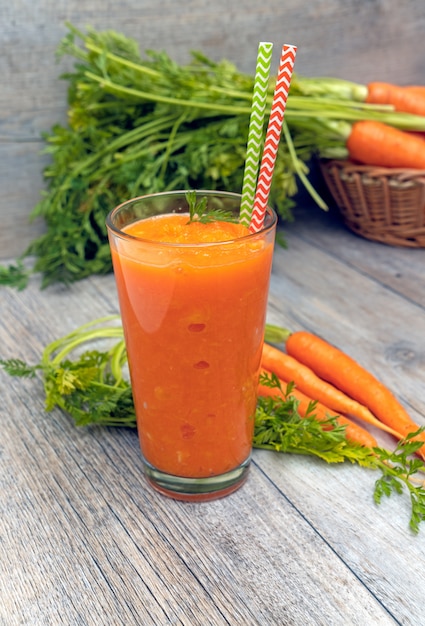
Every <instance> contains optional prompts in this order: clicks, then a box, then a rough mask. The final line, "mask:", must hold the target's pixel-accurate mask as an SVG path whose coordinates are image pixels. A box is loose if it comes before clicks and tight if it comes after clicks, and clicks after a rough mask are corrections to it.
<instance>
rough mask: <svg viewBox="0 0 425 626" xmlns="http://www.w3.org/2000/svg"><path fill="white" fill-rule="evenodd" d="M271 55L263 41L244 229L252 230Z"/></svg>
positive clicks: (253, 111)
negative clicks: (251, 222) (245, 227)
mask: <svg viewBox="0 0 425 626" xmlns="http://www.w3.org/2000/svg"><path fill="white" fill-rule="evenodd" d="M272 51H273V44H272V43H268V42H265V41H261V42H260V43H259V44H258V54H257V67H256V70H255V79H254V90H253V94H252V107H251V117H250V120H249V128H248V143H247V149H246V160H245V170H244V177H243V183H242V199H241V208H240V216H239V219H240V221H241V223H242V224H244V225H245V226H249V224H250V220H251V213H252V209H253V206H254V199H255V189H256V186H257V176H258V169H259V165H260V154H261V145H262V140H263V126H264V112H265V108H266V98H267V88H268V84H269V75H270V64H271V60H272Z"/></svg>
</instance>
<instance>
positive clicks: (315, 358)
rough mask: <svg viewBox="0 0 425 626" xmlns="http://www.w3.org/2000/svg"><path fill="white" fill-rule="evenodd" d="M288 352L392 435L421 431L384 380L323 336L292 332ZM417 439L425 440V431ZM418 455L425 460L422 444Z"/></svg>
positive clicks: (287, 344)
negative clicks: (373, 417)
mask: <svg viewBox="0 0 425 626" xmlns="http://www.w3.org/2000/svg"><path fill="white" fill-rule="evenodd" d="M286 351H287V353H288V354H289V355H291V356H292V357H293V358H294V359H297V360H298V361H300V362H301V363H303V364H304V365H305V366H306V367H308V368H311V370H313V371H314V372H315V373H316V374H317V376H320V378H322V379H323V380H325V381H328V382H329V383H331V384H332V385H335V387H337V388H338V389H340V390H341V391H343V392H344V393H346V394H347V395H349V396H350V397H351V398H353V399H354V400H356V401H357V402H359V403H361V404H362V405H364V406H365V407H367V408H368V409H369V410H370V411H371V412H372V413H373V415H375V416H376V417H377V418H378V419H379V420H380V421H381V422H382V423H383V424H386V425H387V426H388V427H390V428H391V429H392V431H393V434H394V433H399V438H400V439H402V438H404V437H406V436H407V435H409V434H410V433H412V432H416V431H417V430H418V428H419V426H418V425H417V424H416V423H415V422H414V421H413V420H412V418H411V417H410V415H409V414H408V413H407V411H406V410H405V408H404V407H403V406H402V405H401V404H400V402H399V401H398V400H397V398H396V397H395V396H394V395H393V393H392V392H391V391H390V390H389V389H388V388H387V387H386V386H385V385H384V384H383V383H382V382H380V381H379V380H378V379H377V378H375V376H373V374H371V373H370V372H368V371H367V370H366V369H364V368H363V367H362V366H361V365H359V364H358V363H357V362H356V361H355V360H354V359H352V358H351V357H350V356H348V355H347V354H345V353H344V352H342V351H341V350H339V349H338V348H336V347H334V346H332V345H330V344H329V343H327V342H326V341H324V340H323V339H321V338H320V337H317V336H316V335H314V334H312V333H308V332H305V331H299V332H295V333H292V334H291V335H289V337H288V338H287V340H286ZM415 439H417V440H418V441H423V442H425V432H423V433H421V434H419V435H418V436H417V437H416V438H415ZM418 454H420V456H422V457H423V458H424V459H425V449H424V447H423V446H422V448H420V450H418Z"/></svg>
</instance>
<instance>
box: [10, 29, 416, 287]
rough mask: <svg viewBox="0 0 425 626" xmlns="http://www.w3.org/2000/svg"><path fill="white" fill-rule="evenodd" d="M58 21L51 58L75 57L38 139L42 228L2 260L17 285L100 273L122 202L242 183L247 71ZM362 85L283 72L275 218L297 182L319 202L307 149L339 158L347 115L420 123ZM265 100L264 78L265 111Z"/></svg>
mask: <svg viewBox="0 0 425 626" xmlns="http://www.w3.org/2000/svg"><path fill="white" fill-rule="evenodd" d="M67 27H68V32H67V34H66V35H65V37H64V38H63V40H62V41H61V42H60V45H59V48H58V57H60V58H62V57H67V60H68V61H71V63H72V62H73V63H74V67H73V68H72V69H71V70H70V71H68V72H67V73H66V74H64V75H63V76H62V78H63V79H65V80H66V81H67V83H68V90H67V93H68V102H67V104H68V116H67V119H68V123H67V124H66V125H63V124H60V123H57V124H55V125H54V126H53V127H52V128H51V129H50V130H49V131H48V132H46V133H45V134H44V136H43V138H44V140H45V150H44V152H45V153H46V154H48V155H49V157H50V161H49V163H48V164H47V165H46V167H45V169H44V172H43V175H44V182H45V190H44V191H43V195H42V198H41V200H40V202H38V204H37V205H36V206H35V207H34V210H33V212H32V217H34V218H36V217H41V218H43V219H44V221H45V226H46V228H45V232H44V234H42V235H41V236H40V237H38V238H37V239H35V240H34V241H33V242H31V244H30V246H29V247H28V249H27V250H26V251H25V253H24V255H23V256H24V257H31V258H34V261H35V262H34V265H33V268H31V270H30V269H28V270H25V271H24V270H23V268H22V267H19V265H16V266H11V267H10V268H9V269H8V268H3V269H2V270H0V284H15V285H16V286H19V287H21V288H22V287H23V286H24V284H25V280H26V279H27V278H28V276H29V275H30V274H31V271H34V272H40V273H41V274H42V278H43V286H46V285H48V284H50V283H54V282H62V283H71V282H73V281H77V280H81V279H83V278H85V277H87V276H90V275H92V274H105V273H109V272H110V271H111V270H112V263H111V256H110V250H109V246H108V242H107V234H106V227H105V218H106V215H107V213H108V212H109V211H110V210H111V208H113V207H114V206H117V205H118V204H120V203H121V202H123V201H124V200H125V199H129V198H134V197H136V196H138V195H144V194H145V193H156V192H160V191H169V190H172V189H211V190H214V189H222V190H223V189H225V190H227V191H233V192H236V193H240V191H241V189H242V182H243V172H244V165H245V158H246V145H247V136H248V126H249V118H250V113H251V100H252V92H253V84H254V74H252V75H249V74H245V73H243V72H240V71H239V70H238V69H237V68H236V67H235V66H234V65H233V64H232V63H231V62H230V61H228V60H226V59H223V60H222V61H220V62H215V61H213V60H211V59H209V58H208V57H207V56H206V55H205V54H203V53H201V52H192V55H191V60H190V62H189V63H187V64H185V65H182V64H178V63H176V62H175V61H173V60H172V59H171V58H170V57H169V56H168V55H167V54H166V53H165V52H163V51H154V50H147V51H145V53H144V54H143V55H142V54H140V52H139V48H138V45H137V43H136V42H135V41H133V40H132V39H130V38H128V37H125V36H124V35H123V34H120V33H118V32H115V31H112V30H109V31H104V32H98V31H96V30H94V29H88V30H87V32H85V33H84V32H81V31H79V30H78V29H77V28H76V27H75V26H73V25H72V24H69V23H68V24H67ZM364 94H365V90H364V87H363V86H361V85H356V84H353V83H349V82H347V81H343V80H338V79H332V78H316V79H309V78H304V77H301V76H293V77H292V80H291V88H290V94H289V97H288V101H287V106H286V111H285V121H284V124H283V128H282V139H281V141H280V143H279V149H278V153H277V157H276V164H275V168H274V173H273V185H272V188H271V192H270V205H271V206H273V207H274V208H275V209H276V211H277V213H278V214H279V216H280V217H281V218H282V221H285V220H290V219H292V217H293V216H292V209H293V206H294V196H295V194H296V193H297V191H298V186H299V184H301V185H302V186H303V187H304V188H305V189H306V190H307V192H308V193H309V194H310V195H311V197H312V198H313V200H314V202H316V203H317V205H318V206H319V207H321V208H326V203H325V202H324V200H323V199H322V198H321V197H320V195H319V194H318V192H317V190H316V189H315V188H314V185H313V184H312V183H311V181H310V179H309V167H310V162H311V158H312V156H315V155H320V156H321V157H332V158H344V157H346V156H347V149H346V146H345V141H346V138H347V135H348V134H349V132H350V129H351V125H352V124H353V122H355V121H357V120H365V119H367V120H369V119H372V120H377V121H381V122H385V123H386V124H390V125H393V126H396V127H398V128H404V129H410V130H422V131H424V130H425V118H424V117H423V116H419V115H409V114H406V113H400V112H395V111H394V110H393V108H392V107H391V106H385V105H372V104H369V103H365V102H362V100H363V99H364ZM272 100H273V85H272V84H270V89H269V94H268V97H267V105H266V107H267V109H268V110H269V109H270V106H271V102H272Z"/></svg>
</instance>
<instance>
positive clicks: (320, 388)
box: [261, 333, 401, 439]
mask: <svg viewBox="0 0 425 626" xmlns="http://www.w3.org/2000/svg"><path fill="white" fill-rule="evenodd" d="M294 335H296V333H293V334H292V335H290V336H289V339H287V345H288V342H289V343H290V344H292V338H293V337H294ZM287 351H288V352H289V350H287ZM261 365H262V367H263V368H264V369H266V370H268V371H270V372H273V373H274V374H276V376H277V377H278V378H281V379H282V380H290V381H292V382H294V383H295V385H296V386H297V388H298V389H299V390H300V391H302V392H303V393H305V394H306V395H307V396H308V397H310V398H314V399H315V400H317V401H318V402H321V403H323V404H324V405H325V406H328V407H329V408H330V409H332V410H333V411H336V412H337V413H339V414H340V413H342V414H344V415H353V416H354V417H357V418H358V419H360V420H362V421H364V422H367V423H368V424H372V425H373V426H376V427H377V428H380V429H381V430H384V431H386V432H388V433H390V434H391V435H393V436H394V437H396V438H397V439H400V438H401V435H400V432H399V431H398V430H396V429H395V428H393V427H391V426H390V425H387V424H385V423H382V422H381V421H380V420H378V419H376V417H375V416H374V415H373V414H372V413H371V412H370V410H369V409H368V408H366V407H365V406H363V405H362V404H360V403H359V402H357V401H356V400H354V399H353V398H352V397H349V396H348V395H346V394H345V393H343V391H341V390H340V389H337V388H336V387H335V386H334V385H332V384H330V383H329V382H326V381H325V380H322V379H321V378H320V377H319V376H320V374H316V373H315V372H314V371H313V370H312V368H310V367H307V365H304V364H303V363H301V362H300V359H299V360H297V359H296V358H294V356H291V355H290V354H285V352H282V351H281V350H279V349H278V348H275V347H274V346H271V345H270V344H267V343H265V344H263V354H262V359H261Z"/></svg>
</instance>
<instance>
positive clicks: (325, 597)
mask: <svg viewBox="0 0 425 626" xmlns="http://www.w3.org/2000/svg"><path fill="white" fill-rule="evenodd" d="M316 234H317V232H316ZM313 239H314V237H313V236H312V235H308V233H307V229H306V230H305V232H303V233H302V236H300V235H298V233H297V232H296V231H294V232H290V233H288V249H287V250H282V249H279V248H278V249H277V251H276V257H275V264H274V270H273V276H272V285H271V293H270V312H269V319H270V321H272V322H275V323H280V324H283V325H286V326H288V327H291V328H310V329H311V330H314V331H315V332H319V333H320V334H322V335H324V336H325V337H326V338H327V339H329V340H330V341H333V342H334V343H336V344H337V345H339V346H341V347H342V348H343V349H345V350H347V351H348V352H349V353H351V354H352V355H353V356H354V357H355V358H358V360H359V361H360V362H362V363H363V364H364V365H365V366H366V367H368V368H369V369H371V370H372V371H375V373H377V374H378V375H379V376H380V377H381V378H382V379H383V381H384V382H386V383H387V384H388V385H389V386H390V387H392V388H393V389H394V390H395V391H396V392H397V394H399V395H400V397H401V399H402V401H403V402H405V403H406V405H407V406H408V407H409V408H410V409H411V411H412V414H413V415H414V416H415V417H416V418H417V419H418V420H423V421H424V420H425V404H424V397H423V390H422V386H423V369H422V370H421V369H420V366H418V363H419V364H421V363H422V364H423V362H424V359H423V357H424V354H425V345H424V341H425V340H424V337H425V332H424V331H425V327H424V317H423V316H417V317H414V314H415V312H417V310H418V306H417V304H416V303H412V302H410V301H409V300H408V299H406V298H404V297H403V295H402V294H397V293H395V292H394V290H393V289H390V288H389V287H388V286H386V285H381V284H379V282H378V280H377V279H376V278H375V277H374V276H373V273H372V272H371V271H369V272H368V271H363V270H361V271H357V269H356V267H355V265H354V266H352V265H351V264H350V263H348V262H347V261H346V260H345V259H344V258H343V259H342V260H339V259H338V258H337V257H336V255H335V252H334V250H333V249H331V250H329V249H328V248H327V247H326V246H318V245H316V244H315V243H314V242H313ZM308 240H311V241H312V242H313V243H309V241H308ZM319 240H320V235H319ZM336 247H337V248H338V244H336ZM388 254H389V255H390V254H391V249H390V248H388ZM38 286H39V284H38V281H37V279H36V278H34V279H33V280H32V283H31V286H30V288H29V289H28V290H27V291H24V292H22V293H16V292H14V291H12V290H6V289H5V290H3V291H2V298H1V301H0V307H1V316H0V333H1V337H2V350H1V357H21V358H25V359H28V360H29V361H32V362H34V361H35V360H37V359H38V357H39V355H40V351H41V349H42V347H43V346H45V345H46V344H47V343H48V342H50V341H51V340H52V339H54V338H57V337H59V336H61V335H62V334H64V333H65V332H68V331H70V330H73V329H74V328H75V327H76V326H77V325H79V324H81V323H84V322H87V321H89V320H91V319H93V318H95V317H98V316H100V315H106V314H110V313H113V312H116V311H117V300H116V294H115V289H114V283H113V278H112V276H109V277H102V278H91V279H89V280H87V281H84V282H83V283H80V284H77V285H74V286H73V287H72V288H71V289H65V288H63V287H58V286H54V287H50V288H48V289H47V290H46V291H44V292H39V290H38ZM381 310H383V311H386V317H385V319H383V318H381V317H380V316H379V315H377V311H381ZM413 318H414V319H415V323H414V324H413V323H410V324H409V322H411V320H412V319H413ZM406 324H407V325H408V326H407V327H408V328H409V339H408V340H409V342H411V345H412V348H414V350H415V355H416V358H417V361H416V364H415V363H414V362H413V363H411V362H408V363H406V362H403V363H402V364H394V362H393V360H391V359H390V358H389V356H388V355H391V354H392V352H391V351H392V349H393V347H394V345H397V343H398V341H399V332H400V329H401V330H402V331H403V330H404V328H405V327H406ZM0 376H1V384H2V388H3V394H2V396H3V398H4V399H3V403H2V407H1V408H0V411H1V421H2V435H1V449H2V454H1V456H0V465H1V466H2V471H0V480H1V481H2V493H6V494H7V499H6V501H5V503H4V505H3V503H2V505H3V506H4V507H5V508H4V512H3V514H2V515H1V516H0V528H1V534H2V536H4V537H6V539H7V544H6V545H7V546H8V547H9V549H8V552H7V555H5V557H6V558H2V562H6V563H7V569H6V570H5V571H6V573H7V575H6V576H5V577H4V576H0V583H1V584H2V585H3V588H2V595H3V596H4V597H5V599H6V600H5V603H4V606H5V610H6V611H7V613H6V615H7V617H10V623H11V624H15V623H16V624H17V623H22V622H25V623H40V622H42V621H43V620H45V619H46V616H49V618H50V619H52V620H53V621H54V619H55V618H56V617H58V619H60V614H63V612H64V611H65V612H66V614H67V615H69V616H70V619H72V620H73V621H74V622H76V623H87V624H91V623H93V624H94V623H95V621H93V620H94V619H95V617H96V619H97V620H98V619H99V616H102V617H104V618H105V622H106V623H108V621H107V620H108V619H109V617H108V616H111V615H112V616H116V615H119V617H120V619H121V620H124V621H126V623H129V624H132V623H140V620H142V621H143V623H147V624H150V623H152V624H154V623H158V622H159V623H164V624H168V623H182V624H198V623H199V624H204V623H214V624H234V623H242V622H243V623H247V624H258V623H270V624H281V623H282V622H283V623H291V624H330V625H332V624H335V625H336V626H339V624H341V623H342V622H343V623H344V624H359V625H363V624H367V623H374V624H384V625H386V624H393V623H403V624H408V625H409V626H410V625H412V626H414V625H415V624H416V623H418V620H419V619H421V616H422V597H423V594H424V592H425V578H424V577H423V576H422V575H421V573H420V572H419V574H418V572H417V567H416V564H417V562H418V561H420V560H421V558H422V559H423V558H424V557H425V553H424V551H425V548H424V542H423V538H422V536H421V535H420V536H419V537H416V538H414V537H413V536H412V535H411V533H410V531H409V530H408V527H407V524H408V516H409V506H408V503H407V502H406V501H405V500H403V499H402V498H393V499H391V500H389V501H388V502H383V503H382V505H381V506H380V507H376V506H375V505H374V504H373V501H372V490H373V482H374V476H373V473H372V472H368V471H367V470H362V469H359V468H353V467H351V466H347V467H340V466H338V467H328V466H325V465H324V464H322V463H320V462H316V461H314V460H312V459H302V458H298V457H285V456H283V455H275V454H272V453H263V452H260V451H255V454H254V466H253V471H252V474H251V477H250V479H249V481H248V483H247V485H246V486H245V487H244V488H243V489H242V490H240V491H239V492H237V493H236V494H234V496H232V497H230V498H226V499H223V500H222V501H218V502H213V503H209V504H207V505H202V506H197V505H186V504H182V503H177V502H172V501H168V500H164V499H162V498H159V497H158V496H156V495H155V494H153V493H151V492H150V490H148V489H147V488H146V486H145V484H144V481H143V480H142V478H141V471H140V456H139V451H138V442H137V437H136V435H135V433H134V432H129V431H113V430H106V429H104V430H101V429H88V430H77V429H75V428H74V427H73V426H72V425H71V424H70V422H69V420H68V418H67V417H66V416H64V415H61V414H60V413H59V412H58V411H55V412H54V413H53V414H52V415H50V416H46V415H45V414H44V411H43V397H42V394H41V391H40V389H39V388H37V385H36V384H35V383H34V382H31V381H27V382H23V381H20V380H18V379H9V378H7V377H6V376H5V374H4V373H0ZM379 439H380V441H381V442H383V441H385V438H382V437H380V436H379ZM5 513H6V514H5ZM47 540H48V542H49V544H50V545H51V548H50V550H49V551H48V553H46V542H47ZM2 546H3V544H0V550H1V549H2ZM413 564H414V565H413ZM10 613H11V616H10ZM31 620H33V621H32V622H31ZM37 620H38V622H37ZM111 620H112V618H111ZM6 623H7V622H6Z"/></svg>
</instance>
